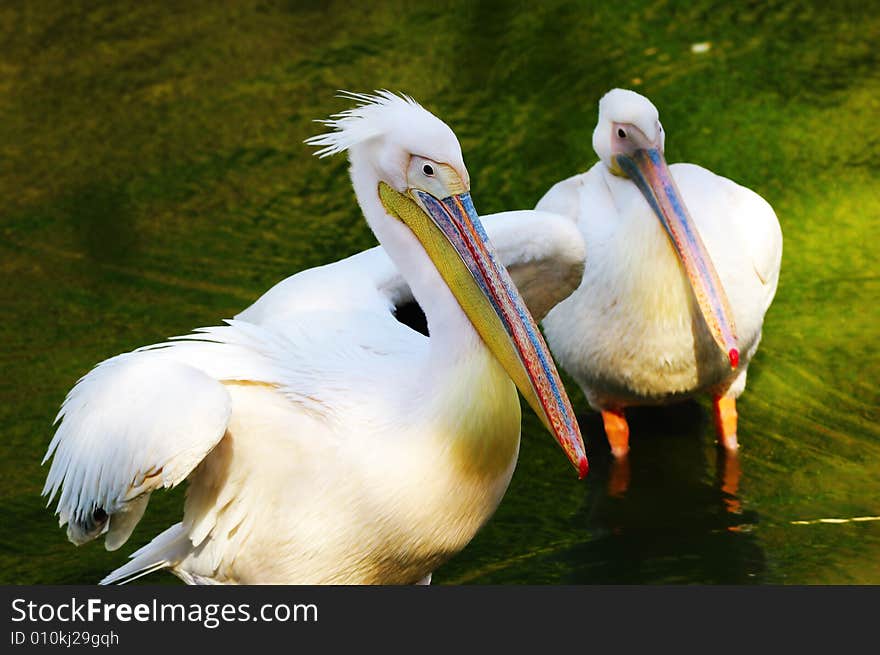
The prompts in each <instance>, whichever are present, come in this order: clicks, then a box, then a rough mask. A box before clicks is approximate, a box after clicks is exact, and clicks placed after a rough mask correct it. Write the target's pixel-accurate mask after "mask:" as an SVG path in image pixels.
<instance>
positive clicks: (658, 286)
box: [536, 89, 782, 457]
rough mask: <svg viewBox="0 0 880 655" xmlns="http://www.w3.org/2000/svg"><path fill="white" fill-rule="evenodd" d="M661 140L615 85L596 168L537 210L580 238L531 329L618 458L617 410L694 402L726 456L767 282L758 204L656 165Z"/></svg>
mask: <svg viewBox="0 0 880 655" xmlns="http://www.w3.org/2000/svg"><path fill="white" fill-rule="evenodd" d="M664 144H665V134H664V132H663V128H662V126H661V124H660V121H659V115H658V112H657V109H656V108H655V107H654V105H653V104H651V102H650V101H649V100H648V99H647V98H645V97H643V96H641V95H638V94H636V93H634V92H632V91H626V90H622V89H615V90H613V91H611V92H609V93H608V94H606V95H605V96H604V97H603V98H602V100H601V102H600V104H599V122H598V125H597V126H596V129H595V132H594V133H593V146H594V148H595V150H596V153H597V154H598V155H599V158H600V161H599V162H598V163H597V164H595V165H594V166H593V167H592V168H591V169H589V170H588V171H587V172H586V173H582V174H580V175H576V176H574V177H571V178H569V179H567V180H564V181H562V182H559V183H558V184H556V185H555V186H554V187H552V188H551V189H550V190H549V191H548V192H547V194H546V195H545V196H544V197H543V198H542V199H541V200H540V201H539V202H538V204H537V207H536V208H537V209H539V210H544V211H549V212H556V213H559V214H562V215H564V216H567V217H569V218H570V219H571V220H573V221H574V222H575V223H576V224H577V226H578V228H579V229H580V232H581V234H582V235H583V238H584V241H585V243H586V251H587V266H586V268H585V270H584V275H583V279H582V280H581V283H580V286H579V287H578V288H577V290H576V291H575V292H574V293H573V294H572V295H570V296H569V297H568V298H566V299H565V300H563V301H562V302H561V303H559V304H558V305H557V306H556V307H555V308H553V310H552V311H550V313H549V314H548V315H547V317H546V318H545V319H544V322H543V326H544V329H545V334H546V336H547V341H548V343H549V344H550V346H551V349H552V351H553V353H554V355H556V357H557V359H558V360H559V362H560V364H561V365H562V366H563V368H564V369H565V370H567V371H568V372H569V373H570V374H571V375H572V377H574V379H575V380H576V381H577V382H578V383H579V384H580V386H581V387H582V388H583V390H584V393H585V395H586V397H587V400H588V402H589V403H590V405H591V406H592V407H593V408H594V409H597V410H600V411H601V412H602V416H603V419H604V423H605V429H606V434H607V435H608V438H609V442H610V444H611V448H612V452H613V453H614V454H615V455H616V456H619V457H621V456H624V455H625V454H626V453H627V452H628V450H629V430H628V426H627V423H626V419H625V416H624V409H625V408H626V407H630V406H633V405H651V404H662V403H669V402H674V401H678V400H682V399H685V398H688V397H692V396H694V395H697V394H709V395H710V396H711V397H712V398H713V400H714V408H715V418H716V426H717V430H718V434H719V441H720V442H721V443H722V444H723V445H724V446H725V447H726V448H727V449H728V450H730V451H733V450H736V448H737V446H738V442H737V435H736V406H735V399H736V398H737V397H738V396H739V395H740V394H741V393H742V391H743V390H744V389H745V385H746V373H747V370H748V366H749V362H750V361H751V358H752V356H753V355H754V354H755V351H756V349H757V348H758V343H759V342H760V340H761V328H762V324H763V321H764V315H765V313H766V311H767V309H768V307H769V306H770V303H771V301H772V300H773V296H774V294H775V292H776V285H777V281H778V279H779V268H780V261H781V255H782V233H781V230H780V227H779V222H778V220H777V218H776V215H775V213H774V212H773V209H772V208H771V207H770V205H769V204H768V203H767V202H766V201H765V200H764V199H763V198H761V197H760V196H759V195H758V194H756V193H754V192H753V191H751V190H749V189H747V188H745V187H742V186H740V185H738V184H736V183H735V182H733V181H731V180H729V179H726V178H724V177H721V176H719V175H716V174H714V173H712V172H711V171H708V170H706V169H705V168H701V167H699V166H696V165H694V164H673V165H672V166H667V165H666V162H665V159H664Z"/></svg>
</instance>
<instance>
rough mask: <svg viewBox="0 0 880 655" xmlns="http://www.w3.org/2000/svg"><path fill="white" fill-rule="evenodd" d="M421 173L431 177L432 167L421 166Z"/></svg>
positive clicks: (432, 173) (427, 165) (428, 165)
mask: <svg viewBox="0 0 880 655" xmlns="http://www.w3.org/2000/svg"><path fill="white" fill-rule="evenodd" d="M422 173H424V174H425V175H427V176H428V177H433V176H434V167H433V166H431V164H425V165H424V166H422Z"/></svg>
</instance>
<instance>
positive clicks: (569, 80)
mask: <svg viewBox="0 0 880 655" xmlns="http://www.w3.org/2000/svg"><path fill="white" fill-rule="evenodd" d="M183 5H185V6H186V9H183V8H181V7H182V6H183ZM868 7H872V8H871V9H869V8H868ZM699 42H710V43H711V48H710V49H709V51H708V52H706V53H703V54H697V53H694V52H692V49H691V46H692V44H694V43H699ZM878 42H880V16H878V11H877V10H876V3H865V2H863V1H859V2H851V3H826V2H818V1H817V2H757V1H755V2H743V3H726V2H706V1H704V0H700V1H696V2H683V3H673V2H662V1H661V2H655V1H638V2H629V1H621V0H618V1H615V2H601V3H600V2H583V3H563V2H541V3H537V2H461V3H451V4H443V3H436V2H426V3H421V4H420V3H414V2H375V3H343V2H339V3H324V2H286V3H285V2H247V3H244V2H240V3H230V4H225V3H218V2H187V3H171V2H168V3H143V2H113V3H110V2H95V3H75V2H60V1H59V2H49V1H44V2H6V3H3V4H2V5H0V227H2V238H0V270H2V274H3V280H2V284H0V299H2V306H3V310H4V311H3V320H2V321H0V335H2V358H3V367H2V371H3V374H2V376H0V388H2V405H0V426H2V441H0V443H2V445H0V455H2V463H0V495H2V501H0V582H3V583H74V582H92V581H96V580H98V579H99V578H100V577H102V576H103V575H104V574H105V573H106V572H108V571H109V570H110V569H112V568H114V567H115V566H117V565H119V564H121V563H122V562H123V561H124V559H125V557H126V555H127V553H129V552H131V551H132V550H134V548H135V547H136V546H137V545H139V544H142V543H144V542H146V541H147V540H148V539H150V538H151V537H152V536H153V535H155V534H156V533H158V532H159V531H160V530H162V529H164V528H165V527H167V526H168V525H170V524H171V523H172V522H175V521H176V520H177V517H178V515H179V511H180V503H181V499H182V496H181V492H180V491H177V492H174V493H170V494H169V493H166V494H160V495H157V497H155V498H154V501H153V503H151V507H150V510H149V511H148V513H147V516H146V517H145V519H144V521H143V522H142V523H141V525H140V526H139V528H138V529H137V531H136V532H135V533H134V536H133V538H132V540H131V541H130V542H129V544H127V545H126V546H125V547H124V548H123V549H122V550H121V551H118V552H116V553H106V552H105V551H104V550H103V548H102V546H101V545H100V544H96V543H93V544H90V545H89V546H86V547H83V548H79V549H75V548H74V547H73V546H72V545H70V544H69V543H67V541H66V538H65V535H64V532H63V531H62V530H59V529H58V528H57V527H56V526H55V520H54V518H53V516H52V512H51V511H50V510H48V509H45V508H44V502H43V501H42V500H41V499H40V497H39V493H40V489H41V486H42V482H43V479H44V476H45V473H46V469H45V468H40V465H39V461H40V459H41V458H42V455H43V453H44V451H45V448H46V445H47V444H48V441H49V439H50V437H51V434H52V427H51V423H52V420H53V418H54V416H55V413H56V411H57V409H58V406H59V405H60V403H61V401H62V399H63V397H64V394H65V393H66V391H67V390H68V389H69V388H70V387H71V386H72V384H73V383H74V382H75V380H76V379H77V378H78V377H79V376H81V375H82V374H84V373H85V372H86V371H88V370H89V368H90V367H91V366H92V365H94V364H95V363H96V362H98V361H100V360H101V359H104V358H106V357H108V356H110V355H113V354H116V353H118V352H121V351H126V350H130V349H132V348H134V347H136V346H140V345H143V344H147V343H151V342H155V341H159V340H161V339H163V338H165V337H167V336H170V335H174V334H180V333H183V332H186V331H188V330H189V329H191V328H194V327H197V326H202V325H209V324H215V323H217V322H218V321H219V320H220V319H222V318H225V317H230V316H232V315H233V314H235V313H236V312H238V311H240V310H241V309H242V308H244V307H245V306H247V305H248V304H249V303H250V302H252V301H253V300H254V299H256V298H257V297H258V296H259V295H260V294H261V293H262V292H263V291H265V290H266V289H268V288H269V287H270V286H271V285H272V284H274V283H275V282H277V281H278V280H280V279H282V278H284V277H286V276H288V275H290V274H292V273H295V272H297V271H299V270H302V269H304V268H307V267H310V266H315V265H318V264H323V263H326V262H329V261H332V260H335V259H338V258H341V257H343V256H346V255H349V254H351V253H353V252H356V251H358V250H361V249H363V248H366V247H369V246H371V245H373V244H374V239H373V237H372V235H371V234H370V232H369V231H368V229H367V227H366V224H365V223H364V222H363V220H362V219H361V217H360V216H359V213H358V210H357V207H356V204H355V201H354V197H353V194H352V192H351V190H350V187H349V184H348V180H347V176H346V162H345V160H344V158H343V157H336V158H334V159H330V160H323V161H319V160H318V159H316V158H314V157H312V156H311V154H310V152H309V149H308V148H307V147H305V146H304V145H303V144H302V141H303V139H304V138H306V137H307V136H310V135H312V134H315V133H316V132H317V131H319V130H320V127H319V126H317V125H315V124H314V123H312V122H311V121H312V120H313V119H316V118H322V117H325V116H327V115H328V114H329V113H331V112H334V111H338V110H340V109H343V108H345V107H346V106H348V102H347V101H342V100H339V99H335V98H334V97H333V94H334V92H335V90H336V89H350V90H355V91H365V90H371V89H374V88H389V89H392V90H400V91H405V92H407V93H409V94H411V95H413V96H414V97H415V98H417V99H418V100H420V101H421V102H422V103H423V104H425V105H426V106H427V107H428V108H429V109H431V110H432V111H434V112H435V113H437V114H438V115H439V116H441V117H442V118H443V119H444V120H446V122H448V123H449V124H450V125H451V126H452V127H453V129H454V130H455V131H456V132H457V134H458V136H459V137H460V139H461V142H462V147H463V149H464V152H465V157H466V161H467V163H468V166H469V170H470V173H471V178H472V185H473V193H474V198H475V201H476V204H477V208H478V209H479V210H480V211H481V212H483V213H489V212H494V211H500V210H505V209H515V208H528V207H532V206H534V204H535V202H537V200H538V199H539V198H540V197H541V195H542V194H543V193H544V192H545V191H546V190H547V189H548V188H549V187H550V186H551V185H552V184H553V183H554V182H556V181H557V180H559V179H561V178H564V177H568V176H570V175H572V174H574V173H576V172H579V171H581V170H584V169H586V168H587V167H588V166H590V165H592V163H593V162H594V161H595V156H594V154H593V152H592V148H591V143H590V137H591V133H592V129H593V126H594V123H595V120H596V107H597V101H598V99H599V97H601V95H602V94H603V93H604V92H605V91H607V90H608V89H610V88H612V87H615V86H624V87H630V88H633V89H635V90H638V91H640V92H642V93H645V94H646V95H648V96H649V97H650V98H651V99H652V100H653V101H654V102H655V104H656V105H657V106H658V107H659V109H660V113H661V117H662V120H663V124H664V127H665V128H666V131H667V133H668V135H669V136H668V139H667V157H668V159H669V161H670V162H674V161H692V162H695V163H699V164H701V165H703V166H706V167H708V168H710V169H712V170H714V171H716V172H718V173H720V174H722V175H726V176H728V177H731V178H733V179H735V180H737V181H738V182H740V183H742V184H745V185H747V186H749V187H751V188H753V189H755V190H756V191H758V192H759V193H760V194H762V195H763V196H764V197H765V198H767V199H768V200H769V201H770V203H771V204H772V205H773V206H774V208H775V209H776V211H777V214H778V215H779V218H780V221H781V223H782V228H783V233H784V238H785V252H784V257H783V263H782V275H781V281H780V285H779V292H778V295H777V299H776V302H775V304H774V305H773V307H772V308H771V310H770V313H769V315H768V318H767V322H766V325H765V334H764V342H763V344H762V347H761V350H760V351H759V354H758V356H757V358H756V360H755V362H754V364H753V366H752V367H751V368H750V376H749V387H748V389H747V392H746V394H745V395H744V396H743V397H742V399H741V401H740V403H739V409H740V416H741V422H740V442H741V444H742V454H741V456H740V465H741V468H742V477H741V481H740V485H739V489H738V491H737V493H736V494H735V495H731V494H728V493H725V492H724V491H723V490H722V489H721V481H720V479H719V478H720V475H721V474H720V468H719V467H718V463H716V456H715V449H714V446H713V434H712V428H711V421H710V420H709V417H708V412H707V411H706V410H707V408H706V405H705V403H700V404H696V403H692V404H688V405H683V406H680V407H676V408H670V409H660V410H645V411H640V412H634V413H633V416H632V428H633V454H632V458H631V459H632V462H631V467H632V468H631V472H630V475H631V482H630V488H629V491H628V492H627V493H626V494H625V495H624V496H623V497H613V496H612V495H609V493H608V484H609V478H610V477H611V471H610V470H609V455H608V453H607V445H606V442H605V439H604V436H603V434H602V430H601V424H600V422H598V421H597V419H596V417H595V415H593V414H591V413H589V412H588V411H587V408H586V405H585V403H584V400H583V397H582V395H581V393H580V391H579V390H577V388H576V387H575V386H574V385H571V384H569V385H568V388H569V392H570V393H571V396H572V399H573V401H574V403H575V405H576V408H577V409H578V412H579V414H580V415H581V417H582V420H581V422H582V426H583V428H584V431H585V434H586V437H587V440H588V447H589V450H590V453H591V462H592V465H593V470H592V471H591V474H590V476H589V478H588V480H587V481H586V482H581V483H578V482H577V481H576V480H575V478H574V476H573V475H572V473H571V471H570V470H569V465H568V464H567V462H566V461H565V458H564V457H563V456H562V455H561V453H560V452H559V451H558V449H556V448H555V446H554V445H553V443H552V440H551V439H550V437H549V435H547V434H546V433H545V432H544V431H543V430H542V429H541V428H540V426H539V424H538V422H537V420H536V419H535V417H534V416H533V415H532V414H531V413H528V414H527V415H526V417H525V424H524V435H523V447H522V453H521V456H520V462H519V466H518V469H517V471H516V474H515V476H514V480H513V483H512V485H511V487H510V490H509V491H508V494H507V496H506V497H505V499H504V501H503V502H502V504H501V507H500V509H499V511H498V513H497V514H496V516H495V517H494V518H493V520H492V521H491V522H490V523H489V525H488V526H487V527H486V528H485V529H484V530H483V531H482V532H481V533H480V534H479V535H478V536H477V537H476V539H475V540H474V541H473V542H472V544H471V545H470V546H469V547H468V548H467V549H466V550H465V551H464V552H462V553H461V554H460V555H459V556H457V557H456V558H455V559H454V560H452V561H451V562H450V563H449V564H447V565H446V566H444V567H443V568H442V569H441V570H439V571H438V572H437V573H436V575H435V578H434V579H435V581H436V582H438V583H444V582H447V583H448V582H480V583H487V582H492V583H506V582H533V583H582V582H583V583H606V582H622V583H630V582H642V583H654V582H667V583H670V582H671V583H679V582H681V583H685V582H703V583H715V582H736V583H752V582H756V583H771V582H773V583H875V584H876V583H880V521H863V522H851V521H850V522H844V523H819V524H810V525H798V524H793V523H792V522H793V521H799V520H809V519H818V518H843V519H848V518H852V517H860V516H877V515H878V514H880V462H878V457H880V430H878V427H877V421H878V392H877V378H878V373H880V360H878V355H877V339H878V336H880V334H878V332H880V329H878V319H880V315H878V295H880V294H878V291H880V283H878V264H877V256H878V248H877V228H878V217H880V194H878V191H880V188H878V166H880V130H878V117H880V75H878V63H880V62H878V54H877V52H878V49H877V44H878ZM617 473H618V474H619V471H618V472H617ZM171 580H173V578H171V576H169V575H167V574H160V575H157V576H153V578H152V581H154V582H159V581H171Z"/></svg>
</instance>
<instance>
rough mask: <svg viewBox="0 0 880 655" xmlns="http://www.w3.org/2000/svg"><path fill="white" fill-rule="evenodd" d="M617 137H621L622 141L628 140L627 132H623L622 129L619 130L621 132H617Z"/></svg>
mask: <svg viewBox="0 0 880 655" xmlns="http://www.w3.org/2000/svg"><path fill="white" fill-rule="evenodd" d="M617 136H619V137H620V138H621V139H625V138H626V132H624V131H623V130H620V129H619V130H617Z"/></svg>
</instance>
